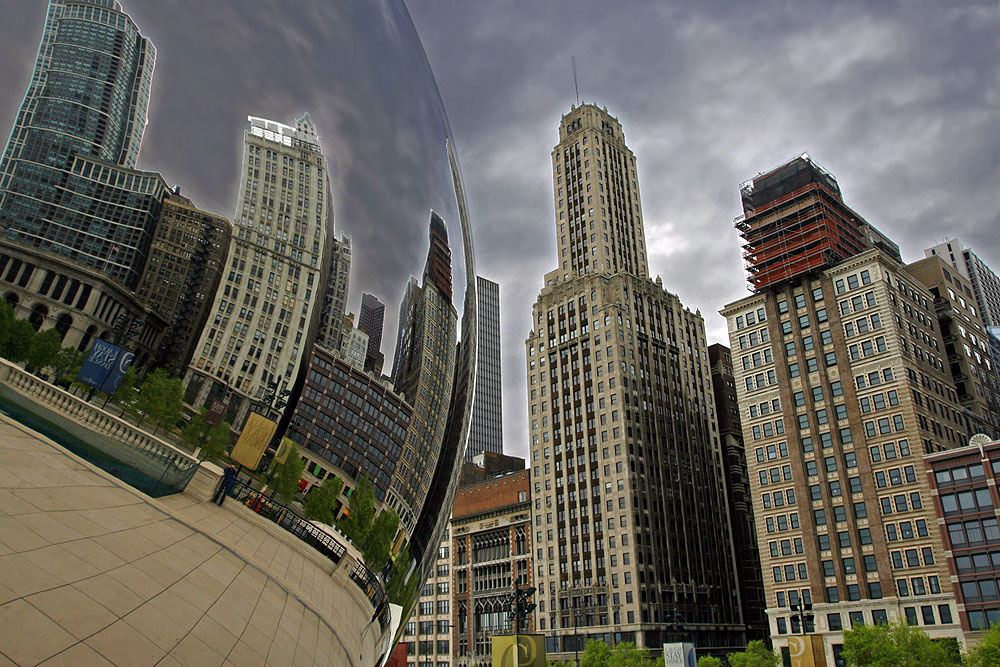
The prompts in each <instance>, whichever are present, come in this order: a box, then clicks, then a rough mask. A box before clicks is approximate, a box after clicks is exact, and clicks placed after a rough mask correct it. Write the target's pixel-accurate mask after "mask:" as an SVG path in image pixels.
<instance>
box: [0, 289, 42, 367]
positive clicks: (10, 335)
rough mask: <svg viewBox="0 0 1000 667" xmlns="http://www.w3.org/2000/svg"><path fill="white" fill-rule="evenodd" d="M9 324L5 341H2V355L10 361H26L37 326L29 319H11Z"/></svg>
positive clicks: (0, 343)
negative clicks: (32, 324)
mask: <svg viewBox="0 0 1000 667" xmlns="http://www.w3.org/2000/svg"><path fill="white" fill-rule="evenodd" d="M4 303H6V302H4ZM7 307H8V308H9V307H10V304H7ZM8 324H9V326H8V327H7V330H6V331H5V332H4V338H3V341H0V355H2V356H3V357H4V358H5V359H9V360H10V361H24V360H25V358H26V357H27V356H28V350H29V349H30V348H31V340H32V339H33V338H34V337H35V327H33V326H31V322H29V321H28V320H11V321H10V322H9V323H8Z"/></svg>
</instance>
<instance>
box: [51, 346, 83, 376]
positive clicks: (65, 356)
mask: <svg viewBox="0 0 1000 667" xmlns="http://www.w3.org/2000/svg"><path fill="white" fill-rule="evenodd" d="M86 358H87V353H86V352H80V351H79V350H76V349H74V348H72V347H64V348H62V349H61V350H59V353H58V354H57V355H56V358H55V359H54V360H53V361H52V364H51V366H52V372H53V377H54V380H55V382H56V384H61V385H68V384H69V383H71V382H73V381H74V380H75V379H76V376H77V374H79V372H80V368H81V367H82V366H83V361H84V359H86Z"/></svg>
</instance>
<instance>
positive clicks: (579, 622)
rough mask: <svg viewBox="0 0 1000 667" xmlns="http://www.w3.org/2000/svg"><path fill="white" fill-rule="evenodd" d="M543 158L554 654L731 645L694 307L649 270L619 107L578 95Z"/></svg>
mask: <svg viewBox="0 0 1000 667" xmlns="http://www.w3.org/2000/svg"><path fill="white" fill-rule="evenodd" d="M552 169H553V181H554V184H553V185H554V199H555V204H556V206H555V209H556V234H557V241H558V243H557V247H558V252H559V268H557V269H556V270H555V271H552V272H550V273H548V274H547V275H546V277H545V286H544V287H543V288H542V291H541V293H540V295H539V297H538V300H537V302H536V303H535V306H534V310H533V314H532V330H531V331H530V332H529V334H528V338H527V340H526V350H527V376H528V378H527V379H528V392H529V397H528V410H529V420H530V424H531V461H530V465H531V481H532V494H531V496H532V503H533V516H534V518H533V525H532V531H533V538H534V539H533V542H532V543H533V545H534V546H535V548H536V552H535V554H534V555H535V559H534V566H535V577H534V578H535V582H536V583H535V585H536V586H537V588H538V594H537V596H538V610H537V616H536V622H537V624H538V625H537V626H536V629H537V630H538V631H539V632H542V633H544V634H546V635H548V636H549V639H548V641H549V649H548V652H549V654H550V655H553V656H555V657H558V658H559V659H566V658H567V657H570V656H572V651H573V649H574V648H575V646H576V645H577V643H578V642H579V643H580V645H582V643H584V642H585V641H586V640H587V639H603V640H605V641H608V642H609V643H618V642H623V641H634V642H635V643H636V644H637V645H638V646H641V647H650V648H653V649H658V648H659V647H660V646H661V645H662V644H663V642H664V641H672V640H675V639H677V638H678V636H684V637H687V638H689V639H690V640H693V641H694V642H695V643H696V644H697V645H698V646H699V647H704V648H706V649H709V650H716V651H720V652H721V651H726V650H733V649H736V648H737V647H741V646H743V645H745V633H744V626H743V623H742V618H741V611H740V600H739V592H738V586H737V577H736V572H735V569H736V568H735V559H734V553H733V544H732V537H731V533H730V527H729V512H728V507H727V498H726V493H725V479H724V474H723V471H722V467H723V462H722V453H721V445H720V441H719V434H718V430H717V425H716V421H715V416H714V414H713V412H714V401H713V397H712V382H711V373H710V370H709V365H708V352H707V348H708V346H707V343H706V340H705V330H704V322H703V320H702V317H701V315H700V313H697V312H692V311H691V310H689V309H687V308H685V307H684V306H683V305H682V304H681V302H680V300H679V299H678V298H677V296H676V295H674V294H671V293H670V292H667V291H666V290H664V289H663V286H662V282H661V281H660V280H659V279H657V280H656V281H655V282H654V281H653V280H651V279H650V278H649V277H648V268H647V260H646V248H645V241H644V233H643V226H642V210H641V206H640V200H639V189H638V182H637V175H636V168H635V157H634V155H633V154H632V152H631V150H629V148H628V146H627V145H626V144H625V140H624V135H623V133H622V129H621V125H620V123H619V122H618V120H617V119H615V118H614V117H612V116H610V115H609V114H608V113H607V111H606V110H604V109H600V108H598V107H596V106H594V105H591V104H584V105H581V106H579V107H574V108H573V109H572V110H571V111H570V112H569V113H567V114H566V115H565V116H563V118H562V122H561V123H560V127H559V143H558V145H557V146H556V147H555V149H554V150H553V152H552ZM567 638H568V639H567Z"/></svg>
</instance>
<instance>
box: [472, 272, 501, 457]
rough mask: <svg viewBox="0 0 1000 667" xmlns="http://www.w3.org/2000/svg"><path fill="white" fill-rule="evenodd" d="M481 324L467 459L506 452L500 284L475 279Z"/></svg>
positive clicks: (483, 279) (478, 277) (479, 326)
mask: <svg viewBox="0 0 1000 667" xmlns="http://www.w3.org/2000/svg"><path fill="white" fill-rule="evenodd" d="M476 297H477V299H478V300H479V310H478V312H477V315H478V318H479V321H478V322H477V326H478V336H477V339H476V340H477V345H478V347H477V348H476V391H475V398H474V399H473V401H472V424H471V426H470V427H469V446H468V448H467V449H466V450H465V460H466V461H472V460H473V459H474V458H475V457H476V456H479V455H480V454H482V453H483V452H493V453H495V454H501V453H503V396H502V394H503V386H502V384H501V382H500V285H498V284H496V283H495V282H493V281H492V280H487V279H486V278H483V277H482V276H476Z"/></svg>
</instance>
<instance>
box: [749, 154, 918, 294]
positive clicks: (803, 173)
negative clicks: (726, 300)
mask: <svg viewBox="0 0 1000 667" xmlns="http://www.w3.org/2000/svg"><path fill="white" fill-rule="evenodd" d="M740 194H741V197H742V200H743V215H742V216H740V217H738V218H737V219H736V229H737V230H739V232H740V236H742V237H743V260H744V263H745V265H746V271H747V281H748V286H749V287H750V289H752V290H754V291H759V290H761V289H763V288H765V287H768V286H769V285H774V284H776V283H780V282H783V281H785V280H788V279H790V278H793V277H795V276H798V275H801V274H804V273H808V272H810V271H813V270H815V269H820V268H824V267H828V266H832V265H833V264H836V263H837V262H839V261H841V260H843V259H845V258H847V257H852V256H854V255H857V254H859V253H861V252H863V251H864V250H866V249H868V248H870V247H873V246H878V247H880V248H881V249H883V250H888V251H889V252H890V254H892V255H894V256H897V257H898V255H899V248H898V246H896V245H895V244H894V243H892V242H891V241H889V240H888V239H887V238H886V237H884V236H883V235H882V234H881V233H879V232H878V230H876V229H874V228H873V227H872V226H871V225H869V224H868V223H867V222H866V221H865V220H864V218H862V217H861V216H859V215H858V214H857V213H855V212H854V211H853V210H851V208H850V207H848V206H847V205H846V204H844V200H843V198H842V196H841V194H840V186H839V185H838V184H837V179H836V178H835V177H834V176H833V174H831V173H830V172H828V171H827V170H825V169H824V168H823V167H821V166H820V165H819V164H817V163H816V162H815V161H814V160H813V159H812V158H811V157H809V155H808V154H807V153H803V154H802V155H800V156H798V157H796V158H794V159H792V160H790V161H788V162H786V163H785V164H783V165H781V166H780V167H777V168H775V169H773V170H771V171H769V172H767V173H766V174H761V175H760V176H757V177H756V178H754V179H752V180H749V181H747V182H745V183H743V184H742V185H741V186H740Z"/></svg>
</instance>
